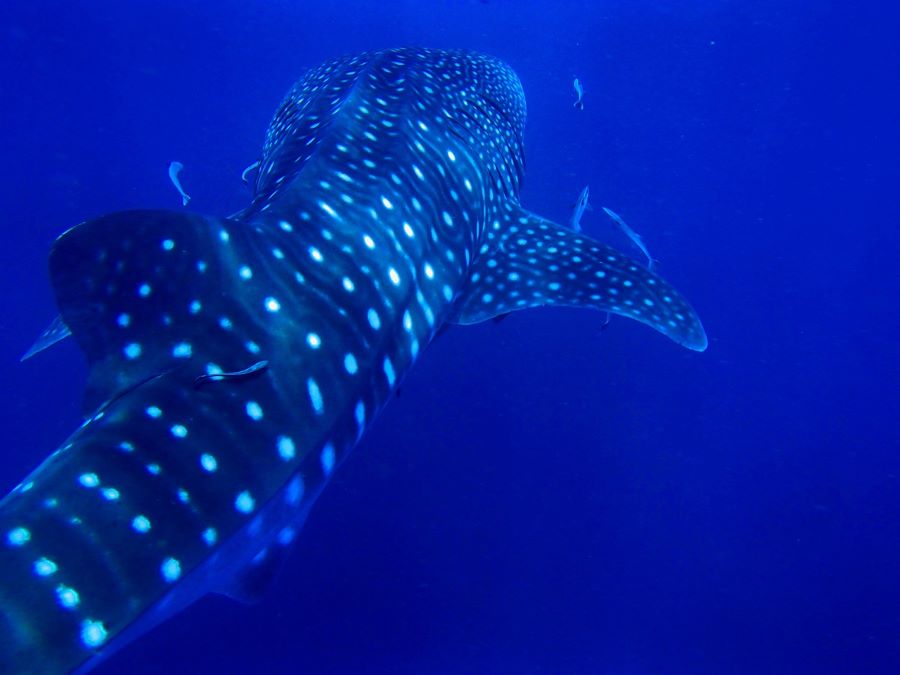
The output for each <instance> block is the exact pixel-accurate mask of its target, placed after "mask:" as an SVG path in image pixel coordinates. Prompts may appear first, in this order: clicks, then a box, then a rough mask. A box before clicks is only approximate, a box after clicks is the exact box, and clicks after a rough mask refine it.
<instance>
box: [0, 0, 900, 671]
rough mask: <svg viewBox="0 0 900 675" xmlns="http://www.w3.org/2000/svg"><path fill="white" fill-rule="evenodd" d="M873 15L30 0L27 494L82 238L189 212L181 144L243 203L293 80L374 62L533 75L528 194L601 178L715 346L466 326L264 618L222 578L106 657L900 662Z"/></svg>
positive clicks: (877, 9) (20, 244)
mask: <svg viewBox="0 0 900 675" xmlns="http://www.w3.org/2000/svg"><path fill="white" fill-rule="evenodd" d="M73 4H76V5H80V6H77V7H76V6H73ZM860 4H862V5H865V7H863V8H860V7H859V6H855V7H853V8H850V7H844V6H843V4H842V3H839V2H827V1H822V2H817V3H811V2H810V3H808V2H791V1H789V0H781V1H777V2H776V1H774V0H773V1H760V2H737V1H726V0H721V1H715V0H706V1H704V2H688V3H669V2H651V1H649V0H615V1H611V2H602V3H601V2H557V1H551V0H545V1H543V2H537V1H535V0H527V1H526V0H516V1H515V2H514V1H513V0H491V1H490V2H487V3H483V2H477V1H475V0H471V1H468V0H457V1H455V2H450V1H449V0H442V1H435V2H422V1H421V0H419V1H416V2H413V1H408V2H390V1H387V0H385V1H384V2H374V1H373V2H334V3H311V2H299V1H298V2H284V1H280V2H255V3H250V2H246V1H237V0H224V1H223V0H216V1H215V2H214V1H212V0H204V1H203V2H198V1H190V0H182V1H181V2H174V1H172V2H162V3H160V2H149V1H144V0H141V1H129V2H127V3H122V2H100V1H97V2H82V3H68V2H66V3H63V2H58V3H57V2H35V3H31V2H29V3H26V2H8V3H3V6H2V8H0V87H2V96H0V157H2V161H3V165H2V177H3V180H2V181H0V208H2V211H0V212H2V218H3V220H2V225H0V227H2V246H0V270H2V271H0V381H2V383H3V387H2V388H0V410H2V424H3V441H2V445H3V457H2V460H0V486H2V488H3V489H4V490H5V489H7V488H9V487H12V486H13V485H14V484H16V483H17V482H18V481H19V480H20V479H21V477H22V476H23V475H24V474H25V473H26V472H27V471H29V470H30V469H32V468H33V467H34V466H35V465H36V464H37V463H38V462H40V461H41V459H42V458H43V457H44V456H45V455H46V454H47V453H48V452H49V451H50V450H52V449H53V448H54V447H56V445H57V444H58V443H59V442H60V441H61V440H62V439H63V438H64V437H65V436H66V435H67V434H68V433H69V432H70V431H71V430H72V429H73V428H74V427H75V426H76V424H77V423H78V421H79V417H78V413H79V396H80V390H81V387H82V384H83V378H84V366H83V363H82V360H81V357H80V355H79V354H78V353H77V349H76V348H75V346H74V345H73V344H71V343H68V344H64V345H61V346H59V347H57V348H55V349H53V350H51V351H50V352H47V353H45V354H43V355H41V356H40V357H38V358H35V359H34V360H32V361H29V362H27V363H24V364H20V363H18V357H19V355H20V354H21V352H22V351H23V350H24V349H25V348H26V347H27V346H28V345H29V344H30V342H31V341H32V339H33V338H34V336H35V335H37V334H38V333H39V332H40V331H41V330H42V329H43V328H44V326H45V324H46V323H47V322H48V321H49V319H50V318H51V317H52V316H53V315H54V313H55V310H54V307H53V301H52V296H51V293H50V289H49V286H48V283H47V279H46V273H45V260H46V254H47V251H48V247H49V245H50V243H51V242H52V240H53V238H54V237H55V236H56V235H58V234H59V233H60V232H61V231H62V230H63V229H65V228H66V227H69V226H71V225H73V224H75V223H77V222H79V221H81V220H83V219H86V218H88V217H91V216H94V215H98V214H100V213H103V212H107V211H111V210H115V209H122V208H129V207H138V206H143V207H172V208H177V206H178V204H179V201H178V199H177V195H176V194H175V192H174V191H173V189H172V187H171V185H170V184H169V183H168V179H167V176H166V166H167V164H168V162H169V161H170V160H172V159H178V160H180V161H182V162H183V163H184V165H185V167H186V169H185V172H184V174H183V181H184V184H185V186H186V188H187V189H188V191H189V192H191V193H192V195H193V197H194V201H192V203H191V208H196V209H197V210H198V211H203V212H210V213H217V214H226V213H230V212H231V211H233V210H236V209H237V208H239V207H240V206H242V205H243V204H244V202H245V201H246V199H247V195H246V192H245V190H244V187H243V186H242V185H241V183H240V180H239V174H240V171H241V169H242V168H243V167H244V166H246V165H247V164H249V163H250V162H251V161H253V160H254V159H255V158H256V156H257V154H258V151H259V147H260V144H261V140H262V135H263V132H264V129H265V126H266V124H267V123H268V120H269V117H270V115H271V114H272V112H273V111H274V108H275V106H276V105H277V104H278V102H279V101H280V98H281V96H282V95H283V94H284V92H285V91H286V90H287V88H288V87H289V86H290V84H291V83H292V82H293V80H295V79H296V78H297V77H298V76H299V75H300V73H301V72H302V71H303V70H304V68H306V67H309V66H311V65H315V64H316V63H318V62H319V61H321V60H323V59H325V58H328V57H331V56H335V55H339V54H343V53H347V52H355V51H361V50H364V49H374V48H381V47H389V46H396V45H404V44H413V45H425V46H439V47H469V48H475V49H480V50H483V51H487V52H489V53H492V54H494V55H497V56H500V57H502V58H504V59H505V60H507V61H509V62H510V63H511V64H512V65H513V67H514V68H515V69H516V70H517V72H518V73H519V74H520V76H521V78H522V81H523V83H524V86H525V90H526V95H527V97H528V103H529V122H528V129H527V136H526V140H527V151H528V167H527V174H526V186H525V190H524V192H523V195H522V197H523V202H524V204H525V205H526V206H528V207H530V208H532V209H533V210H535V211H537V212H539V213H542V214H544V215H546V216H548V217H552V218H556V219H558V220H563V219H565V218H566V217H567V215H568V212H569V205H570V204H571V203H572V202H573V201H574V199H575V197H576V196H577V194H578V192H579V190H580V189H581V188H582V187H583V186H584V185H585V184H588V183H589V184H590V186H591V190H592V195H593V196H594V202H595V204H596V205H598V206H600V205H606V206H609V207H611V208H613V209H615V210H616V211H618V212H619V213H621V214H622V215H623V216H624V217H625V218H626V220H628V221H629V223H630V224H631V225H632V226H633V227H635V229H637V230H638V231H639V232H641V233H642V234H643V236H644V239H645V241H646V242H647V244H648V246H649V247H650V250H651V252H652V253H653V254H654V256H655V257H657V258H658V259H660V261H661V266H660V271H661V273H662V274H664V275H665V276H667V278H669V279H670V280H671V281H672V282H674V283H675V285H676V286H677V287H678V288H679V289H680V290H681V291H682V292H683V293H684V294H685V295H686V296H687V297H688V298H690V299H691V300H692V302H693V303H694V304H695V306H696V307H697V309H698V311H699V312H700V314H701V316H702V318H703V319H704V323H705V325H706V327H707V331H708V333H709V335H710V339H711V342H710V348H709V350H708V351H707V352H706V353H704V354H695V353H691V352H688V351H686V350H683V349H680V348H678V347H677V346H676V345H674V344H672V343H670V342H668V341H667V340H665V339H664V338H662V337H661V336H659V335H657V334H655V333H653V332H652V331H650V330H648V329H646V328H644V327H642V326H639V325H637V324H634V323H631V322H627V321H625V320H614V321H613V323H612V325H611V326H610V327H609V329H608V330H606V331H601V330H600V323H601V317H600V316H599V315H597V314H596V313H592V312H579V311H575V310H553V309H545V310H541V311H532V312H526V313H522V314H519V315H514V316H512V317H510V318H509V319H508V320H507V321H505V322H503V323H501V324H496V325H495V324H489V325H483V326H476V327H471V328H466V329H462V328H457V329H453V330H451V331H449V332H448V333H447V334H446V335H445V336H444V337H442V338H441V339H440V340H438V342H437V343H436V344H435V345H434V346H433V347H432V348H431V349H430V350H429V351H428V352H427V353H426V355H425V356H424V358H423V359H422V360H421V363H420V364H419V366H418V367H417V368H416V369H415V370H414V371H413V373H412V375H411V376H410V377H409V378H408V379H407V380H406V382H405V383H404V386H403V390H402V396H401V397H399V398H398V400H396V401H395V402H393V403H392V405H391V406H389V407H388V409H387V411H386V412H385V413H384V414H383V415H382V417H381V418H380V419H379V421H378V423H377V424H376V425H375V428H374V429H373V431H372V433H371V434H370V435H369V436H368V437H367V439H366V440H365V441H364V442H363V444H362V446H361V447H360V448H359V449H358V450H357V452H356V453H355V455H354V456H353V457H352V458H351V460H350V461H348V462H347V463H346V464H345V465H344V466H343V467H342V469H341V471H340V472H339V475H338V476H337V478H336V480H335V481H334V483H333V485H332V486H331V487H330V488H329V489H328V490H326V491H325V493H324V495H323V496H322V498H321V499H320V502H319V504H318V505H317V507H316V508H315V509H314V511H313V514H312V516H311V518H310V520H309V522H308V524H307V526H306V528H305V530H304V532H303V534H302V536H301V537H300V539H299V542H298V545H297V546H296V551H295V553H294V555H293V556H292V558H291V560H290V561H289V564H288V569H287V570H286V571H285V573H284V574H283V575H282V576H281V577H280V578H279V579H278V582H277V584H276V587H275V588H274V589H273V591H272V592H271V593H270V594H269V595H268V596H267V597H266V598H265V600H264V601H263V602H262V603H260V604H259V605H257V606H253V607H249V608H248V607H244V606H241V605H237V604H234V603H232V602H231V601H229V600H226V599H224V598H220V597H211V598H208V599H206V600H204V601H202V602H200V603H198V604H197V605H195V606H194V607H192V608H191V609H189V610H188V611H186V612H185V613H183V614H182V615H180V616H179V617H177V618H176V619H174V620H172V621H170V622H169V623H167V624H165V625H164V626H162V627H161V628H159V629H158V630H156V631H154V632H153V633H151V634H149V635H147V636H146V637H145V638H143V639H142V640H140V641H139V642H137V643H135V644H133V645H131V646H130V648H128V649H127V650H126V651H123V652H122V653H121V654H119V655H117V656H116V657H115V658H113V659H112V660H111V661H109V662H108V663H107V664H106V665H104V666H103V667H102V668H101V669H100V670H99V671H98V672H99V673H103V674H104V675H111V674H112V673H125V672H128V673H151V672H161V671H165V672H170V673H222V672H235V673H237V672H273V673H289V672H304V673H473V672H479V673H501V672H523V673H537V672H541V673H561V672H571V673H635V674H639V673H826V672H832V673H848V672H871V673H895V672H900V537H898V535H900V518H898V516H900V484H898V475H900V453H898V450H900V442H898V440H900V439H898V431H897V423H898V420H897V408H898V404H897V401H898V391H900V387H898V384H900V383H898V379H900V378H898V358H897V356H898V354H897V352H898V349H897V346H896V342H897V338H898V328H900V325H898V324H900V319H898V311H897V297H898V293H900V278H898V274H897V269H898V265H897V255H898V252H900V235H898V231H897V230H898V224H900V218H898V215H900V214H898V211H900V209H898V206H897V188H898V185H900V183H898V170H897V162H898V156H900V132H898V126H897V121H898V119H900V103H898V95H897V84H898V81H900V79H898V78H900V67H898V63H900V55H898V46H897V44H898V41H897V26H898V20H897V19H898V17H897V10H895V9H893V7H894V3H887V2H870V3H860ZM574 75H578V76H579V77H580V78H581V79H582V81H583V82H584V85H585V89H586V98H585V110H584V112H583V113H578V112H576V111H574V110H573V108H572V100H573V92H572V89H571V81H572V78H573V76H574ZM601 216H602V214H601V213H600V212H599V211H597V212H594V213H589V214H587V216H586V218H585V220H584V223H583V224H584V226H585V228H586V229H587V231H588V232H589V233H593V234H594V235H596V236H598V237H604V238H611V237H612V235H611V233H610V229H609V226H608V224H607V223H606V222H605V221H604V219H603V218H602V217H601ZM617 243H620V244H622V245H623V246H625V242H617Z"/></svg>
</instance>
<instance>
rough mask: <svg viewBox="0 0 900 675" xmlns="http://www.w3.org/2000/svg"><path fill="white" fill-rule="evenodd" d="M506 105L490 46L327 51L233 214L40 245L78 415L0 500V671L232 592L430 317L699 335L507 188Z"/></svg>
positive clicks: (279, 552)
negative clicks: (586, 322)
mask: <svg viewBox="0 0 900 675" xmlns="http://www.w3.org/2000/svg"><path fill="white" fill-rule="evenodd" d="M524 122H525V99H524V96H523V93H522V89H521V85H520V84H519V80H518V79H517V77H516V75H515V74H514V73H513V71H512V70H511V69H510V68H509V67H507V66H506V65H504V64H503V63H501V62H500V61H497V60H495V59H493V58H489V57H486V56H481V55H478V54H473V53H468V52H462V51H451V52H447V51H434V50H424V49H399V50H389V51H382V52H376V53H369V54H364V55H362V56H356V57H352V58H350V57H348V58H341V59H337V60H334V61H330V62H328V63H326V64H324V65H322V66H320V67H318V68H315V69H313V70H312V71H310V72H309V73H308V74H307V75H306V76H305V77H303V78H302V79H301V80H300V81H299V82H298V83H297V84H296V85H295V86H294V88H293V89H292V90H291V91H290V92H289V94H288V96H287V98H286V99H285V101H284V102H283V103H282V105H281V107H280V108H279V109H278V111H277V113H276V115H275V118H274V121H273V122H272V124H271V126H270V128H269V130H268V133H267V137H266V141H265V145H264V149H263V154H262V163H261V166H260V172H259V175H258V177H257V179H256V191H255V193H254V198H253V201H252V203H251V204H250V206H249V207H248V208H246V209H245V210H244V211H242V212H240V213H238V214H236V215H234V216H233V217H230V218H222V217H214V216H202V215H195V214H189V213H185V212H174V211H131V212H124V213H116V214H113V215H108V216H105V217H101V218H98V219H96V220H92V221H88V222H85V223H82V224H81V225H78V226H76V227H74V228H72V229H71V230H69V231H67V232H66V233H64V234H63V235H62V236H61V237H60V238H59V239H58V240H57V241H56V243H55V245H54V247H53V250H52V253H51V255H50V272H51V277H52V282H53V286H54V289H55V293H56V298H57V303H58V305H59V309H60V312H61V316H62V320H63V321H64V323H65V325H67V326H68V327H69V328H70V329H71V331H72V334H73V336H74V338H75V339H76V340H77V341H78V343H79V345H80V346H81V348H82V349H83V351H84V352H85V354H86V357H87V359H88V362H89V365H90V372H89V381H88V385H87V393H86V402H85V405H86V409H87V410H88V411H89V413H88V418H87V422H85V424H84V425H83V426H82V427H81V428H80V429H78V430H77V431H76V432H75V433H74V434H72V436H71V437H70V438H69V439H68V440H66V441H65V442H64V443H63V445H62V446H61V447H60V448H59V449H58V450H57V451H56V452H55V453H54V454H53V455H51V457H50V458H49V459H47V460H46V461H45V462H44V463H43V464H41V465H40V466H39V467H38V468H37V469H36V470H35V471H34V472H33V473H32V474H31V475H29V476H28V477H27V478H26V479H25V480H24V481H23V483H22V484H21V485H20V486H18V487H16V488H15V489H14V490H13V491H12V492H11V493H10V494H9V495H8V496H7V497H6V498H5V499H4V500H3V501H2V502H0V552H2V555H0V608H2V613H0V671H2V672H4V673H19V672H29V673H33V672H64V671H68V670H71V669H84V670H86V669H89V668H90V667H91V666H93V665H95V664H96V663H97V662H98V660H100V659H102V658H103V657H105V656H107V655H108V654H109V653H110V652H111V651H113V650H115V649H117V648H119V647H121V646H122V645H123V644H124V643H126V642H128V641H129V640H132V639H134V637H136V636H137V635H139V634H140V633H142V632H144V631H146V630H147V629H148V628H150V627H152V626H153V625H155V624H157V623H159V622H160V621H163V620H164V619H166V618H167V617H169V616H171V615H172V614H174V613H175V612H177V611H179V610H180V609H182V608H184V607H185V606H186V605H188V604H190V603H192V602H194V601H195V600H196V599H198V598H199V597H201V596H202V595H204V594H206V593H208V592H222V593H227V594H229V595H231V596H235V597H239V598H248V597H252V596H253V595H254V594H255V593H256V592H258V590H259V589H260V588H262V587H263V586H264V585H265V582H266V580H268V579H270V578H271V577H272V575H273V574H274V573H275V571H276V570H277V567H278V563H279V561H280V560H281V559H282V558H283V556H284V552H285V550H286V547H287V546H289V544H290V543H291V541H292V539H293V538H294V536H295V533H296V531H297V529H298V528H299V527H300V525H301V524H302V522H303V520H304V518H305V516H306V514H307V512H308V511H309V509H310V506H311V505H312V503H313V501H314V500H315V498H316V496H317V495H318V494H319V492H320V490H321V489H322V488H323V486H324V485H325V483H326V482H327V480H328V478H329V476H331V474H332V473H333V471H334V470H335V468H336V467H337V466H338V464H339V463H340V462H341V461H342V460H343V459H344V458H345V457H346V456H347V454H348V453H349V452H350V450H351V449H352V448H353V446H354V445H355V444H356V443H357V441H358V440H359V438H360V437H361V436H362V434H363V432H364V431H365V430H366V428H367V427H368V425H369V424H370V423H371V421H372V419H373V418H374V417H375V415H376V414H377V413H378V411H379V410H380V409H381V407H382V406H383V405H384V404H385V403H386V402H387V401H389V400H390V398H391V395H392V392H393V391H395V389H396V387H397V386H398V383H399V381H400V379H401V378H402V377H403V375H404V374H405V373H406V372H407V371H408V370H409V368H410V367H411V366H412V365H413V363H414V362H415V361H416V359H417V358H418V356H419V355H420V353H421V352H422V349H423V348H424V347H425V346H426V345H427V344H428V343H429V341H430V340H431V339H432V338H433V337H434V335H435V333H436V331H437V330H438V329H439V328H440V327H441V326H442V325H443V324H444V323H446V322H454V323H460V324H470V323H475V322H479V321H484V320H486V319H489V318H491V317H494V316H497V315H500V314H504V313H507V312H510V311H513V310H518V309H525V308H527V307H536V306H541V305H576V306H583V307H593V308H595V309H599V310H604V311H609V312H614V313H616V314H621V315H623V316H627V317H631V318H633V319H636V320H638V321H641V322H643V323H645V324H648V325H649V326H651V327H653V328H655V329H657V330H658V331H660V332H662V333H663V334H665V335H667V336H668V337H670V338H672V339H673V340H674V341H676V342H678V343H680V344H682V345H684V346H686V347H688V348H690V349H695V350H703V349H705V347H706V344H707V341H706V336H705V335H704V332H703V329H702V327H701V325H700V322H699V320H698V319H697V317H696V315H695V314H694V312H693V310H692V309H691V308H690V307H689V305H688V304H687V303H686V302H685V301H684V300H683V299H682V298H681V296H680V295H679V294H678V293H677V292H676V291H675V290H674V289H672V288H671V287H670V286H669V285H668V284H667V283H666V282H664V281H663V280H662V279H660V278H658V277H656V276H654V275H652V274H651V273H649V272H648V271H646V270H644V269H643V268H641V267H639V266H637V265H635V264H634V263H633V262H632V261H631V260H630V259H628V258H627V257H626V256H624V255H621V254H619V253H618V252H616V251H614V250H612V249H610V248H607V247H605V246H602V245H600V244H598V243H596V242H594V241H592V240H590V239H588V238H586V237H583V236H580V235H579V234H576V233H574V232H572V231H571V230H569V229H568V228H565V227H561V226H559V225H556V224H554V223H552V222H549V221H547V220H545V219H543V218H541V217H539V216H536V215H534V214H532V213H529V212H528V211H525V210H523V209H522V208H521V207H520V206H519V201H518V193H519V184H520V180H521V178H522V170H523V154H522V152H523V148H522V139H523V125H524ZM220 373H227V374H228V375H229V376H228V377H225V378H219V379H218V380H217V379H216V378H206V381H205V384H203V386H194V385H195V382H197V381H198V380H197V378H198V377H199V376H202V375H203V374H209V375H215V374H220ZM241 373H246V376H244V375H241ZM239 375H240V376H239ZM232 376H233V377H232ZM90 411H99V412H95V413H93V414H92V413H91V412H90Z"/></svg>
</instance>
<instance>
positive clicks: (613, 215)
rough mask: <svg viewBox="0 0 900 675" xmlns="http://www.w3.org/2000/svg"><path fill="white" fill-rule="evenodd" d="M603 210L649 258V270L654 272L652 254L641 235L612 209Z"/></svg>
mask: <svg viewBox="0 0 900 675" xmlns="http://www.w3.org/2000/svg"><path fill="white" fill-rule="evenodd" d="M603 210H604V211H606V215H608V216H609V217H610V218H612V221H613V222H614V223H615V224H616V225H617V226H618V228H619V229H620V230H622V233H623V234H624V235H625V236H626V237H628V238H629V239H631V241H632V242H634V245H635V246H637V247H638V248H639V249H641V252H642V253H643V254H644V255H645V256H647V269H648V270H650V271H652V270H653V263H654V260H653V258H651V257H650V252H649V251H648V250H647V247H646V246H644V242H643V241H642V240H641V235H639V234H638V233H637V232H635V231H634V230H632V229H631V228H630V227H628V225H627V224H626V222H625V221H624V220H622V217H621V216H620V215H619V214H618V213H616V212H615V211H613V210H612V209H608V208H606V207H605V206H604V207H603Z"/></svg>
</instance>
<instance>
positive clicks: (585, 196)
mask: <svg viewBox="0 0 900 675" xmlns="http://www.w3.org/2000/svg"><path fill="white" fill-rule="evenodd" d="M590 198H591V190H590V186H588V185H585V186H584V189H583V190H582V191H581V192H580V193H579V194H578V199H577V200H576V201H575V205H574V206H573V207H572V216H571V217H570V218H569V227H571V228H572V229H573V230H574V231H575V232H581V217H582V216H583V215H584V212H585V211H587V210H588V209H589V208H590V206H591V205H590Z"/></svg>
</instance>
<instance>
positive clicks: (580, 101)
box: [572, 77, 584, 110]
mask: <svg viewBox="0 0 900 675" xmlns="http://www.w3.org/2000/svg"><path fill="white" fill-rule="evenodd" d="M572 86H573V87H574V88H575V97H576V98H575V103H573V104H572V105H574V106H575V108H576V109H577V110H584V87H582V86H581V81H580V80H579V79H578V78H577V77H576V78H575V81H574V82H573V83H572Z"/></svg>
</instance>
